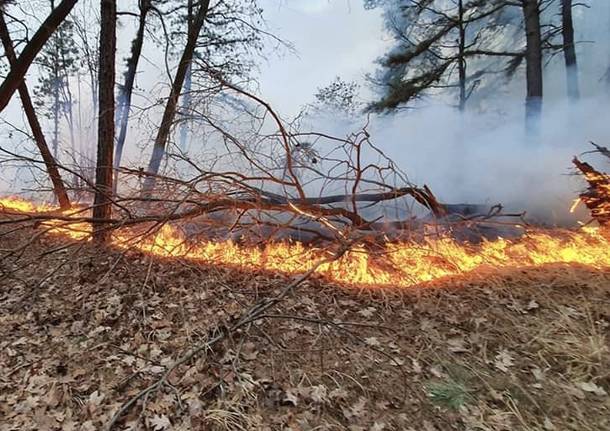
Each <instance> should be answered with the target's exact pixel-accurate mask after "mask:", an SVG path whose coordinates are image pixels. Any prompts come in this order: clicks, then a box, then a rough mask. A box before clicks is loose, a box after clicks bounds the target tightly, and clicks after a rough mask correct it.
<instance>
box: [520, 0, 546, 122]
mask: <svg viewBox="0 0 610 431" xmlns="http://www.w3.org/2000/svg"><path fill="white" fill-rule="evenodd" d="M523 17H524V22H525V36H526V51H525V60H526V66H527V73H526V75H527V97H526V99H525V124H526V130H527V132H528V134H536V133H537V132H538V131H539V128H540V117H541V115H542V37H541V31H540V5H539V0H523Z"/></svg>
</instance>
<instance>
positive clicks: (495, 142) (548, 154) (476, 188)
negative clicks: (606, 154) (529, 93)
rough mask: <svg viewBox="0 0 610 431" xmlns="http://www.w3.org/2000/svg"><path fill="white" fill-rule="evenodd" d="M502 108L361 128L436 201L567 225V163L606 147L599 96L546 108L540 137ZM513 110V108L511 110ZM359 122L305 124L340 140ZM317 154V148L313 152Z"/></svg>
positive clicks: (572, 187) (423, 113) (572, 192)
mask: <svg viewBox="0 0 610 431" xmlns="http://www.w3.org/2000/svg"><path fill="white" fill-rule="evenodd" d="M506 101H507V104H508V105H509V108H508V109H507V108H506V107H505V109H504V110H503V111H501V112H498V111H489V110H488V111H476V112H473V111H470V112H466V113H464V114H460V113H459V112H458V111H457V110H456V109H454V108H451V107H448V106H438V105H437V106H428V107H425V108H421V109H416V110H410V111H405V112H402V113H399V114H395V115H386V116H375V117H372V118H369V119H368V121H369V123H370V124H369V125H368V127H367V130H368V131H369V133H370V134H371V136H372V138H371V139H372V141H373V142H374V144H375V145H377V146H378V147H380V148H381V149H382V150H383V151H384V152H385V153H386V154H387V155H388V156H389V157H390V158H391V159H392V160H393V161H394V162H395V163H396V164H397V165H398V166H399V167H400V168H401V169H402V170H403V171H405V172H406V174H407V175H408V177H409V180H410V181H411V182H413V183H415V184H418V185H422V184H426V185H428V186H429V187H430V188H431V189H432V191H433V192H434V193H435V194H436V196H437V197H438V198H439V200H441V201H442V202H446V203H469V204H486V205H494V204H497V203H501V204H503V205H504V206H505V207H506V208H507V209H510V210H517V211H521V210H526V211H527V212H528V214H529V216H530V219H535V220H536V221H544V222H548V223H557V224H569V223H573V222H575V221H576V220H578V219H583V218H584V217H583V215H584V214H583V213H582V212H579V213H576V214H575V215H572V214H570V212H569V209H570V206H571V204H572V202H573V201H574V199H576V198H577V197H578V192H579V191H580V190H582V189H583V188H584V182H583V181H582V179H581V178H580V177H579V176H576V175H572V174H573V173H574V171H573V169H572V165H571V159H572V157H574V156H575V155H578V154H580V153H582V152H584V151H588V150H590V149H591V147H590V146H589V144H588V142H589V141H594V142H596V143H599V144H600V145H606V144H607V143H609V141H610V129H609V127H608V123H607V121H608V120H607V118H608V113H609V112H608V103H607V101H606V100H605V99H604V98H601V97H600V98H589V99H586V100H581V101H580V102H579V103H578V104H576V105H568V104H567V102H561V103H554V104H549V105H550V106H546V107H545V111H544V118H543V120H542V124H541V130H540V134H539V135H538V136H536V137H528V136H526V134H525V130H524V113H523V109H522V107H521V106H519V105H518V104H517V103H516V101H514V100H510V99H506ZM510 105H512V107H510ZM365 121H366V120H365V119H364V118H361V119H357V120H355V119H351V120H350V121H347V120H346V121H343V122H337V121H336V116H335V117H332V119H331V117H330V116H321V117H317V118H314V117H312V118H310V119H309V124H310V126H311V127H313V128H315V129H317V130H322V131H324V132H326V133H334V134H335V135H339V136H341V135H346V134H347V133H349V132H350V131H354V130H357V129H358V128H359V127H361V126H362V125H364V124H365ZM317 150H318V151H320V152H322V151H323V149H321V148H317ZM592 160H594V161H597V162H598V163H599V164H601V163H604V161H603V160H602V159H601V158H592Z"/></svg>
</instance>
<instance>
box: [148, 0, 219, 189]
mask: <svg viewBox="0 0 610 431" xmlns="http://www.w3.org/2000/svg"><path fill="white" fill-rule="evenodd" d="M209 7H210V0H202V1H201V2H200V5H199V9H198V10H197V15H196V16H195V21H194V22H193V27H192V29H190V31H189V33H188V36H187V42H186V46H185V47H184V52H183V53H182V58H181V59H180V63H179V65H178V70H177V71H176V76H175V78H174V82H173V83H172V88H171V91H170V95H169V98H168V100H167V104H166V105H165V111H164V112H163V119H162V120H161V126H160V127H159V131H158V133H157V137H156V139H155V144H154V146H153V152H152V155H151V157H150V162H149V164H148V168H147V172H148V173H150V174H153V175H150V176H147V177H146V179H145V180H144V185H143V188H142V192H143V194H144V195H148V194H150V192H151V191H152V189H153V188H154V186H155V182H156V180H155V177H154V175H155V174H157V173H158V172H159V167H160V166H161V160H162V159H163V156H164V155H165V147H166V145H167V140H168V138H169V134H170V131H171V127H172V123H173V121H174V118H175V116H176V108H177V106H178V98H179V97H180V92H181V91H182V85H183V84H184V79H185V77H186V72H187V70H188V68H189V66H190V64H191V61H192V59H193V54H194V52H195V48H196V46H197V39H198V38H199V33H200V32H201V29H202V28H203V24H204V22H205V19H206V17H207V14H208V9H209Z"/></svg>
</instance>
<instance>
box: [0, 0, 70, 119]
mask: <svg viewBox="0 0 610 431" xmlns="http://www.w3.org/2000/svg"><path fill="white" fill-rule="evenodd" d="M77 1H78V0H62V2H61V3H60V4H59V6H57V7H56V8H55V9H53V10H52V11H51V14H50V15H49V16H48V17H47V19H46V20H45V21H44V22H43V23H42V25H41V26H40V27H39V28H38V31H36V33H35V34H34V36H32V39H30V41H29V42H28V44H27V45H26V46H25V48H24V49H23V51H21V55H19V58H17V60H16V61H15V62H14V64H13V65H12V66H11V70H10V72H9V73H8V75H7V76H6V78H5V79H4V82H3V83H2V85H1V86H0V112H2V111H3V110H4V108H6V105H8V102H9V101H10V100H11V97H13V94H15V91H17V89H18V88H19V85H20V84H21V82H23V77H24V76H25V74H26V73H27V71H28V69H29V67H30V65H31V64H32V62H33V61H34V58H36V55H37V54H38V53H39V52H40V50H41V49H42V47H43V46H44V44H45V43H46V42H47V40H49V37H51V35H52V34H53V33H54V32H55V30H57V27H59V25H60V24H61V23H62V22H63V20H64V19H65V18H66V17H67V16H68V14H69V13H70V11H71V10H72V8H73V7H74V5H75V4H76V2H77Z"/></svg>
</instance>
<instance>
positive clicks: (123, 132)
mask: <svg viewBox="0 0 610 431" xmlns="http://www.w3.org/2000/svg"><path fill="white" fill-rule="evenodd" d="M150 1H151V0H141V2H140V18H139V23H138V31H137V33H136V36H135V38H134V40H133V42H132V43H131V56H130V57H129V59H128V60H127V71H126V72H125V82H124V83H123V86H122V87H121V90H120V92H119V106H118V110H117V118H118V121H119V125H118V126H119V136H118V138H117V141H116V149H115V153H114V167H115V168H118V167H119V166H120V165H121V158H122V156H123V148H124V146H125V138H126V137H127V126H128V124H129V111H130V109H131V96H132V94H133V86H134V83H135V80H136V73H137V71H138V63H139V61H140V56H141V54H142V46H143V45H144V30H145V29H146V16H147V15H148V12H149V11H150ZM118 176H119V172H118V170H117V171H115V177H114V190H115V191H116V188H117V185H118Z"/></svg>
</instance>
